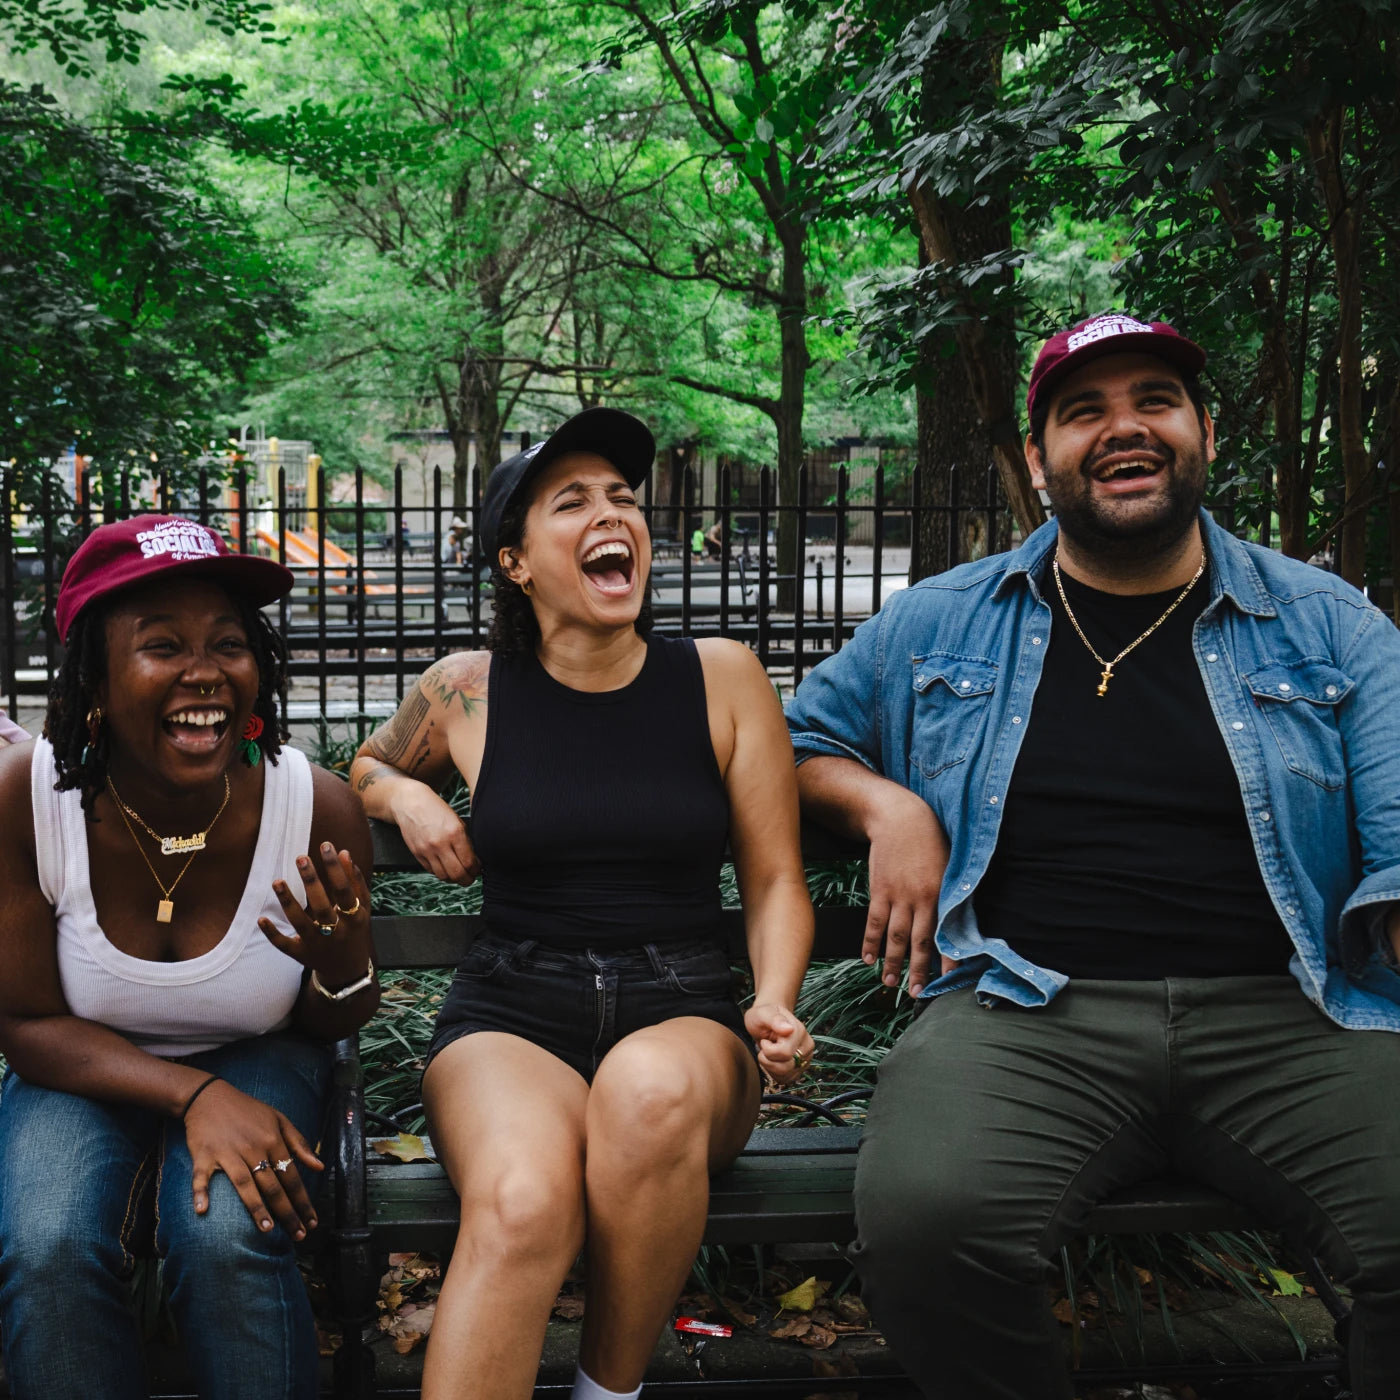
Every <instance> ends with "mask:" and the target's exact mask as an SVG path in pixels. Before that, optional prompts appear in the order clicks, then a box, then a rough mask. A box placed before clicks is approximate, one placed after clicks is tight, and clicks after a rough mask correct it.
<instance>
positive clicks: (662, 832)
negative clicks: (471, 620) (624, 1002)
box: [471, 636, 729, 949]
mask: <svg viewBox="0 0 1400 1400" xmlns="http://www.w3.org/2000/svg"><path fill="white" fill-rule="evenodd" d="M728 829H729V799H728V797H727V795H726V793H725V790H724V782H723V779H722V778H721V777H720V773H719V766H718V764H716V762H715V752H714V747H713V745H712V744H711V742H710V724H709V717H708V714H707V712H706V708H705V679H704V675H703V673H702V672H701V669H700V658H699V656H698V655H697V654H696V651H695V643H694V642H692V641H690V640H689V638H680V639H673V638H666V637H657V636H651V637H648V638H647V655H646V660H645V661H644V662H643V663H642V669H641V670H640V671H639V672H638V673H637V676H636V678H635V679H634V680H633V681H632V682H631V683H630V684H628V685H625V686H623V687H622V688H621V689H620V690H608V691H601V692H598V691H582V690H572V689H570V688H569V687H568V686H566V685H561V684H560V683H559V682H558V681H556V680H555V679H554V677H553V676H551V675H550V674H549V672H548V671H546V670H545V669H544V667H543V666H542V665H541V664H540V661H539V658H538V657H537V656H536V655H535V654H534V652H533V651H531V652H529V653H528V654H526V655H518V656H493V657H492V658H491V676H490V681H489V683H488V689H487V711H486V750H485V753H484V755H483V757H482V762H481V773H480V776H479V777H478V779H477V784H476V791H475V792H474V793H473V794H472V815H471V836H472V844H473V845H474V846H475V847H476V853H477V856H478V857H479V859H480V861H481V869H482V879H483V882H484V892H483V893H484V902H483V906H482V913H483V914H484V915H485V917H486V922H487V924H488V926H489V927H490V928H492V929H493V930H495V931H497V932H499V933H504V934H507V935H509V936H511V937H514V938H535V939H538V940H540V942H542V943H548V944H553V945H555V946H562V947H570V948H583V947H588V948H600V949H616V948H622V947H630V946H636V945H638V944H641V943H646V942H649V941H651V940H652V939H656V938H672V937H676V936H686V935H694V936H698V937H702V938H714V939H718V938H719V937H720V933H719V927H718V926H719V912H720V899H719V867H720V862H721V861H722V860H723V859H724V848H725V840H726V837H727V835H728Z"/></svg>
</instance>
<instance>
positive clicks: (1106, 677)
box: [1050, 549, 1206, 700]
mask: <svg viewBox="0 0 1400 1400" xmlns="http://www.w3.org/2000/svg"><path fill="white" fill-rule="evenodd" d="M1050 569H1051V572H1052V573H1053V574H1054V575H1055V587H1056V588H1057V589H1059V592H1060V602H1062V603H1063V604H1064V605H1065V616H1066V617H1067V618H1069V621H1070V626H1071V627H1073V628H1074V630H1075V631H1076V632H1078V633H1079V640H1080V641H1081V642H1083V643H1084V645H1085V646H1086V647H1088V648H1089V655H1090V656H1092V657H1093V658H1094V660H1095V661H1097V662H1098V663H1099V665H1100V666H1102V667H1103V675H1102V676H1100V677H1099V699H1100V700H1102V699H1103V697H1104V695H1105V694H1107V692H1108V683H1109V681H1111V680H1112V679H1113V668H1114V667H1115V666H1116V665H1117V664H1118V663H1119V662H1120V661H1121V660H1122V659H1123V658H1124V657H1125V656H1126V655H1127V654H1128V653H1129V652H1130V651H1132V649H1133V648H1134V647H1135V646H1138V645H1139V644H1140V643H1142V642H1145V641H1146V640H1147V639H1148V638H1149V637H1150V636H1151V635H1152V634H1153V633H1154V632H1155V631H1156V630H1157V629H1158V628H1159V627H1160V626H1161V625H1162V624H1163V623H1164V622H1165V621H1166V620H1167V619H1168V618H1169V617H1170V616H1171V615H1172V614H1173V613H1174V612H1175V611H1176V610H1177V609H1178V608H1179V607H1180V606H1181V605H1182V603H1184V602H1185V601H1186V595H1187V594H1188V593H1189V592H1190V591H1191V590H1192V589H1193V588H1194V587H1195V586H1196V584H1197V583H1198V582H1199V581H1200V577H1201V575H1202V574H1203V573H1205V571H1206V552H1205V550H1204V549H1203V550H1201V562H1200V563H1199V564H1197V565H1196V572H1195V573H1194V574H1192V575H1191V582H1190V583H1188V584H1187V585H1186V587H1185V588H1183V589H1182V590H1181V592H1180V593H1178V594H1177V595H1176V597H1175V598H1174V599H1173V600H1172V603H1171V606H1170V607H1168V608H1167V610H1166V612H1164V613H1163V614H1162V615H1161V617H1159V618H1158V619H1157V621H1156V622H1154V623H1153V624H1152V626H1151V627H1149V628H1148V629H1147V631H1146V632H1144V633H1143V634H1142V635H1141V636H1140V637H1136V638H1134V639H1133V640H1132V641H1131V642H1129V643H1128V645H1127V646H1125V647H1124V648H1123V650H1122V651H1120V652H1119V653H1118V655H1117V656H1115V657H1114V658H1113V660H1112V661H1105V660H1104V659H1103V657H1101V656H1100V655H1099V654H1098V652H1096V651H1095V650H1094V644H1093V643H1092V642H1091V641H1090V640H1089V639H1088V637H1086V636H1085V635H1084V629H1083V628H1082V627H1081V626H1080V625H1079V619H1078V618H1077V617H1075V615H1074V609H1073V608H1072V607H1070V605H1069V599H1068V598H1066V597H1065V586H1064V584H1063V583H1062V582H1061V581H1060V556H1059V555H1058V554H1057V555H1056V556H1055V557H1054V558H1053V559H1052V560H1051V561H1050Z"/></svg>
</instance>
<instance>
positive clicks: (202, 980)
mask: <svg viewBox="0 0 1400 1400" xmlns="http://www.w3.org/2000/svg"><path fill="white" fill-rule="evenodd" d="M266 775H267V776H266V778H265V780H264V787H263V809H262V825H261V827H260V828H259V831H258V841H257V847H256V849H255V850H254V852H253V867H252V869H251V870H250V871H249V873H248V883H247V884H246V885H245V886H244V889H243V898H242V900H241V901H240V903H239V905H238V910H237V912H236V913H235V914H234V916H233V922H232V923H231V924H230V925H229V928H228V931H227V932H226V933H225V934H224V936H223V937H222V938H221V939H220V940H219V942H218V943H216V944H215V945H214V947H212V948H211V949H210V950H209V951H208V952H207V953H204V954H202V955H201V956H199V957H197V958H190V959H189V960H188V961H186V962H150V961H148V960H147V959H145V958H133V957H132V956H131V955H130V954H128V953H123V952H122V951H121V949H120V948H117V947H115V946H114V945H113V944H112V943H110V942H109V941H108V939H107V935H106V934H105V933H103V931H102V928H101V926H100V925H99V924H98V922H97V909H96V907H95V905H94V903H93V898H92V883H91V874H90V871H89V868H88V833H87V820H86V818H85V817H84V816H83V807H82V797H81V794H80V793H79V792H78V791H77V790H76V789H73V790H70V791H68V792H55V791H54V783H55V782H57V780H58V772H57V769H56V768H55V766H54V760H53V749H52V747H51V746H50V744H49V743H48V741H47V740H45V739H38V740H36V741H35V744H34V758H33V768H32V775H31V790H32V793H33V800H34V847H35V855H36V856H37V859H38V867H39V888H40V889H41V890H42V891H43V892H44V898H45V899H47V900H48V901H49V903H50V904H52V905H53V908H54V915H55V918H56V920H57V924H58V975H59V978H60V980H61V982H62V984H63V995H64V998H65V999H66V1000H67V1002H68V1009H69V1010H70V1011H71V1012H72V1013H73V1015H75V1016H81V1017H82V1018H83V1019H84V1020H88V1021H97V1022H99V1023H101V1024H102V1025H104V1026H110V1027H111V1029H112V1030H114V1031H117V1032H119V1033H120V1034H122V1035H124V1036H125V1037H126V1038H127V1039H128V1040H130V1041H131V1042H132V1044H134V1045H137V1046H140V1048H141V1049H143V1050H148V1051H149V1052H150V1053H151V1054H153V1055H192V1054H194V1053H196V1052H197V1051H200V1050H211V1049H213V1048H214V1047H215V1046H216V1045H225V1044H227V1043H228V1042H229V1041H231V1040H241V1039H243V1038H244V1037H245V1036H253V1035H263V1034H265V1033H266V1032H268V1031H274V1030H281V1029H282V1028H283V1027H285V1026H286V1025H287V1023H288V1022H289V1021H290V1020H291V1013H292V1008H293V1007H294V1006H295V1005H296V1000H297V996H298V994H299V992H300V990H301V965H300V964H299V963H298V962H297V961H296V960H295V959H293V958H289V957H288V956H287V955H286V954H285V953H280V952H278V950H277V949H276V948H274V947H273V946H272V944H271V943H269V942H268V941H267V938H266V936H265V935H264V934H263V932H262V930H261V929H260V928H259V927H258V918H259V917H260V916H266V917H267V918H269V919H271V920H272V921H273V923H275V924H276V925H277V926H278V927H279V928H280V929H281V930H282V931H283V932H284V933H290V932H291V929H290V927H289V925H288V923H287V919H286V916H285V915H284V914H283V913H282V906H281V905H280V904H279V903H278V902H277V896H276V895H274V894H273V893H272V882H273V880H275V879H277V878H278V877H279V876H280V877H281V878H282V879H283V880H285V881H286V882H287V885H288V887H289V888H290V889H291V891H292V893H293V895H294V896H295V897H296V898H297V899H298V900H302V899H304V898H305V887H304V886H303V885H302V882H301V876H300V875H298V874H297V868H296V858H297V856H299V855H304V854H305V853H306V851H307V848H308V843H309V842H310V840H311V801H312V798H311V765H310V764H309V763H308V762H307V760H306V755H305V754H303V753H301V752H299V751H298V750H296V749H293V748H290V747H287V748H284V749H283V750H282V752H281V753H280V754H279V755H278V761H277V763H276V765H273V764H270V763H269V764H268V765H267V769H266ZM157 859H159V857H157ZM151 897H152V899H154V898H155V895H154V893H153V894H152V896H151Z"/></svg>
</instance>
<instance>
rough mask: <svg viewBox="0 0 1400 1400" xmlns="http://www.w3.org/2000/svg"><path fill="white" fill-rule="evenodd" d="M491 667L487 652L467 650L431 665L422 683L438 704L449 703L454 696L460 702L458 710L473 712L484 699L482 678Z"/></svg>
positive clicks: (484, 682) (484, 677)
mask: <svg viewBox="0 0 1400 1400" xmlns="http://www.w3.org/2000/svg"><path fill="white" fill-rule="evenodd" d="M490 670H491V657H490V655H489V653H486V652H479V651H470V652H463V653H461V654H460V655H457V656H446V657H444V658H443V659H442V660H441V661H439V662H438V663H437V665H436V666H433V667H431V668H430V669H429V670H428V672H427V674H425V675H424V677H423V684H424V686H425V687H426V688H428V689H430V690H431V691H432V692H433V694H434V695H436V696H437V699H438V703H439V704H441V705H443V706H449V707H450V706H451V704H452V697H453V696H454V695H455V696H456V697H457V699H458V700H460V701H461V703H462V712H463V714H466V715H474V714H475V713H476V712H477V709H478V707H479V706H481V705H482V704H484V703H485V700H486V678H487V675H488V674H489V672H490Z"/></svg>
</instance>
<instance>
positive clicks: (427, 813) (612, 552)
mask: <svg viewBox="0 0 1400 1400" xmlns="http://www.w3.org/2000/svg"><path fill="white" fill-rule="evenodd" d="M654 452H655V443H654V442H653V440H652V436H651V433H650V432H648V431H647V429H646V427H645V426H644V425H643V424H642V423H640V422H639V421H638V420H637V419H635V418H633V417H632V416H631V415H630V414H626V413H619V412H617V411H615V410H612V409H604V408H595V409H589V410H586V411H585V412H583V413H580V414H577V415H575V416H574V417H573V418H571V419H569V421H568V422H566V423H564V424H563V425H562V426H561V427H560V428H559V429H558V430H557V431H556V432H555V433H553V434H552V435H551V436H550V437H549V438H548V439H546V440H545V441H544V442H542V443H540V444H539V445H538V446H537V447H535V448H533V449H530V450H528V451H526V452H522V453H519V454H518V455H516V456H515V457H512V458H511V459H510V460H509V461H506V462H503V463H501V465H500V466H498V467H497V468H496V469H495V471H494V472H493V473H492V475H491V478H490V480H489V481H488V483H487V486H486V493H485V498H484V500H483V503H482V510H481V521H480V527H479V531H478V538H479V539H480V540H481V542H482V545H483V547H484V548H485V550H486V554H487V558H488V559H490V560H491V562H492V563H493V565H494V566H495V574H494V583H495V616H494V619H493V622H492V630H491V635H490V638H489V640H488V646H489V648H490V650H489V651H488V652H486V653H464V654H462V655H459V656H451V657H447V658H445V659H444V660H442V661H440V662H439V663H438V664H437V665H436V666H434V667H433V668H432V669H431V670H429V671H428V672H427V673H426V674H425V675H424V676H423V677H422V679H421V680H420V681H419V683H418V685H417V686H416V687H415V688H414V689H413V690H412V691H411V692H410V694H409V696H408V698H407V699H406V700H405V701H404V703H403V705H402V706H401V707H400V709H399V711H398V713H397V715H395V717H394V718H393V719H392V720H391V721H390V722H389V724H388V725H387V726H386V727H385V728H384V729H382V730H380V731H379V732H377V733H376V734H374V735H372V736H371V738H370V739H369V741H368V742H367V743H366V744H365V745H364V746H363V747H362V748H361V750H360V752H359V754H358V755H357V756H356V759H355V763H354V765H353V768H352V779H351V780H352V782H353V783H354V784H355V786H356V787H357V788H358V789H359V791H360V792H361V793H362V794H363V795H364V799H365V804H366V807H367V809H368V810H369V812H370V813H371V815H373V816H377V817H386V818H388V819H390V820H393V821H396V822H398V824H399V827H400V828H401V830H402V831H403V835H404V839H405V840H406V842H407V843H408V846H409V848H410V849H411V850H412V851H413V852H414V853H415V855H417V857H418V859H419V860H420V861H421V862H422V863H423V864H424V865H425V866H427V867H428V868H429V869H431V870H432V871H433V872H434V873H435V874H437V875H438V876H439V877H441V878H445V879H449V880H461V881H466V882H470V881H471V880H473V879H475V877H476V871H477V867H478V863H479V865H480V868H481V870H482V872H483V878H484V882H485V886H484V903H483V913H484V915H485V919H486V926H487V932H486V933H485V934H484V935H483V936H482V937H480V938H478V939H477V940H476V942H475V943H474V944H473V945H472V947H471V949H470V950H469V951H468V953H467V955H466V958H465V960H464V961H463V963H462V965H461V967H460V969H459V970H458V973H457V977H456V979H455V980H454V982H453V985H452V989H451V991H450V992H449V993H448V995H447V997H446V998H445V999H444V1001H443V1005H442V1008H441V1011H440V1013H439V1016H438V1022H437V1030H436V1033H435V1035H434V1038H433V1043H432V1046H431V1049H430V1052H429V1057H428V1064H427V1068H426V1070H425V1071H424V1075H423V1101H424V1106H425V1107H426V1109H427V1113H428V1118H429V1122H430V1124H431V1127H432V1131H433V1142H434V1144H435V1146H436V1148H437V1151H438V1155H439V1156H440V1157H441V1159H442V1161H443V1164H444V1166H445V1167H446V1170H447V1172H448V1175H449V1176H450V1177H451V1180H452V1183H453V1185H454V1186H455V1187H456V1188H457V1192H458V1195H459V1196H460V1197H461V1201H462V1223H461V1229H460V1232H459V1234H458V1237H457V1244H456V1247H455V1249H454V1252H453V1255H452V1263H451V1267H450V1268H449V1269H448V1272H447V1277H446V1279H445V1280H444V1282H443V1288H442V1293H441V1296H440V1297H439V1299H438V1305H437V1312H436V1314H435V1318H434V1323H433V1331H432V1335H431V1337H430V1338H429V1341H428V1354H427V1358H426V1360H425V1363H424V1370H423V1395H424V1397H425V1400H447V1397H455V1400H524V1398H525V1397H527V1396H529V1394H530V1393H531V1391H532V1390H533V1388H534V1382H535V1374H536V1367H537V1361H538V1358H539V1354H540V1347H541V1344H542V1342H543V1339H544V1330H545V1324H546V1322H547V1321H548V1319H549V1313H550V1309H551V1307H552V1305H553V1303H554V1299H555V1296H556V1294H557V1293H558V1289H559V1285H560V1283H561V1281H562V1280H563V1278H564V1275H565V1273H566V1272H567V1270H568V1269H569V1267H570V1265H571V1264H572V1263H573V1260H574V1256H575V1255H576V1254H577V1253H578V1251H579V1248H580V1246H581V1245H583V1244H584V1243H585V1238H586V1242H587V1251H588V1310H587V1312H586V1313H585V1315H584V1328H583V1338H582V1344H581V1354H580V1358H579V1361H580V1364H579V1369H578V1372H577V1374H576V1376H575V1380H574V1389H573V1397H574V1400H610V1397H634V1396H636V1395H637V1394H638V1393H639V1389H640V1384H641V1379H642V1373H643V1371H644V1369H645V1367H646V1364H647V1361H648V1359H649V1358H650V1357H651V1354H652V1351H653V1349H654V1348H655V1345H656V1338H657V1334H658V1333H659V1332H660V1330H661V1328H662V1327H663V1326H664V1324H665V1321H666V1318H667V1315H668V1313H669V1310H670V1308H671V1306H672V1304H673V1303H674V1302H675V1300H676V1296H677V1294H679V1292H680V1290H681V1286H682V1284H683V1283H684V1281H685V1277H686V1274H687V1272H688V1271H689V1269H690V1266H691V1264H692V1263H693V1262H694V1258H695V1251H696V1248H697V1246H698V1245H699V1243H700V1237H701V1234H702V1232H703V1230H704V1226H705V1216H706V1209H707V1204H708V1194H709V1173H710V1171H712V1170H713V1169H715V1168H717V1167H720V1166H723V1165H725V1164H727V1163H728V1162H730V1161H732V1160H733V1159H734V1157H735V1155H736V1154H737V1153H738V1152H739V1150H740V1149H741V1148H742V1147H743V1145H744V1142H745V1140H746V1138H747V1137H748V1134H749V1130H750V1129H751V1128H752V1127H753V1123H754V1118H755V1116H756V1114H757V1111H758V1098H759V1075H760V1070H761V1071H763V1072H765V1073H767V1074H768V1075H769V1076H770V1077H771V1078H772V1079H774V1080H776V1081H778V1082H788V1081H790V1080H792V1079H794V1078H795V1077H796V1076H797V1075H798V1074H800V1073H801V1072H802V1069H803V1068H804V1066H805V1064H806V1063H807V1060H808V1057H810V1055H811V1054H812V1050H813V1046H812V1038H811V1036H810V1035H809V1034H808V1033H807V1029H806V1027H805V1026H804V1025H803V1024H802V1022H801V1021H800V1020H798V1018H797V1017H796V1016H795V1015H794V1014H793V1010H792V1007H793V1004H794V1001H795V1000H796V997H797V992H798V988H799V986H800V985H801V982H802V974H803V971H804V970H805V968H806V965H807V957H808V953H809V951H810V948H811V937H812V910H811V905H810V903H809V902H808V899H807V886H806V882H805V880H804V878H803V873H802V859H801V854H800V850H799V845H798V823H797V783H796V778H795V774H794V768H793V762H792V747H791V744H790V743H789V741H788V736H787V729H786V726H785V725H784V723H783V716H782V711H781V709H780V708H779V706H778V702H777V699H776V697H775V696H774V694H773V687H772V686H771V685H770V684H769V682H768V678H767V676H766V675H765V674H764V670H763V667H762V666H761V665H760V664H759V663H758V660H757V658H756V657H755V656H754V655H753V653H752V652H751V651H749V650H748V648H747V647H745V646H743V645H742V644H740V643H738V642H733V641H729V640H726V639H724V638H709V639H706V640H702V641H699V642H692V641H690V640H688V639H685V638H668V637H660V636H657V635H656V634H654V633H653V632H651V630H650V615H649V610H648V609H647V608H646V606H645V604H646V598H647V588H648V578H647V574H648V570H649V567H650V564H651V540H650V537H649V535H648V533H647V526H646V520H645V518H644V517H643V515H642V512H641V510H640V509H639V507H638V505H637V499H636V496H635V494H634V493H635V491H636V488H637V487H638V486H639V485H640V484H641V482H642V480H643V478H644V477H645V476H646V474H647V472H648V471H649V470H650V468H651V461H652V456H653V454H654ZM454 772H456V773H460V774H461V775H462V776H463V777H464V778H465V779H466V781H467V784H468V786H469V787H470V789H471V794H472V811H471V827H470V831H469V832H468V830H467V829H466V828H464V827H463V825H462V823H461V821H459V820H458V818H457V816H456V815H455V813H454V812H453V811H452V809H451V808H450V807H449V806H448V805H447V804H446V803H445V802H444V801H443V800H442V798H441V797H439V796H438V795H437V793H436V792H435V791H434V790H433V787H432V786H430V785H431V784H436V783H439V782H441V781H442V780H444V779H446V778H447V777H449V776H451V775H452V774H453V773H454ZM726 841H727V843H728V847H729V850H730V853H731V854H732V857H733V861H734V867H735V872H736V874H737V876H738V882H739V892H740V895H741V897H742V899H743V905H744V922H745V930H746V934H747V940H748V951H749V961H750V963H751V965H752V967H753V975H754V992H755V994H754V1001H753V1005H752V1006H750V1007H749V1008H748V1009H747V1010H746V1011H744V1012H743V1013H741V1012H740V1010H739V1008H738V1006H737V1005H736V1004H735V1001H734V999H733V995H732V992H731V988H730V982H731V978H730V971H729V960H728V957H727V950H726V947H725V942H724V935H723V932H722V931H721V929H720V926H719V924H720V896H719V887H718V886H719V869H720V864H721V862H722V861H723V859H724V856H725V846H726Z"/></svg>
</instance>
